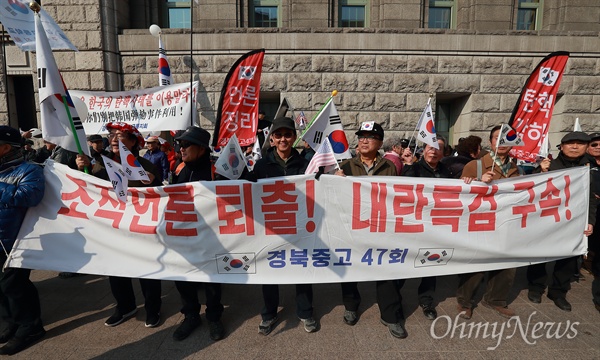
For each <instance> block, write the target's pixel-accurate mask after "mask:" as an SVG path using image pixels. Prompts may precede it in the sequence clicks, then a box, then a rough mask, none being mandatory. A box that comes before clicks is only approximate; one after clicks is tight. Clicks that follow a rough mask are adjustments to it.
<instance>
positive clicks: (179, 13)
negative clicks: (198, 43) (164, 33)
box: [167, 0, 192, 29]
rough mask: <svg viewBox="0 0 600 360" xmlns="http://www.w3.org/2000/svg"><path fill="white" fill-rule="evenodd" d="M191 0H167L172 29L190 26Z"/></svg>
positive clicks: (169, 21)
mask: <svg viewBox="0 0 600 360" xmlns="http://www.w3.org/2000/svg"><path fill="white" fill-rule="evenodd" d="M190 1H191V0H167V16H168V17H169V19H168V21H167V23H168V24H169V27H170V28H172V29H189V28H190V7H191V5H192V4H191V3H190Z"/></svg>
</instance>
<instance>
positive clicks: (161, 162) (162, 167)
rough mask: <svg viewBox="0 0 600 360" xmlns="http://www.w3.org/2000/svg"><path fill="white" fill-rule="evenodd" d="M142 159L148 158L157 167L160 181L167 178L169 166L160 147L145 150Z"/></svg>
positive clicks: (165, 155)
mask: <svg viewBox="0 0 600 360" xmlns="http://www.w3.org/2000/svg"><path fill="white" fill-rule="evenodd" d="M144 159H146V160H149V161H150V162H151V163H152V164H154V166H156V167H157V168H158V173H159V174H160V179H159V180H160V182H161V183H162V182H163V180H168V179H169V169H170V168H171V167H170V165H169V159H167V154H165V153H164V152H163V151H161V150H160V149H156V150H154V151H150V150H148V151H146V153H145V154H144Z"/></svg>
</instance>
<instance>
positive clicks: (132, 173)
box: [119, 140, 150, 182]
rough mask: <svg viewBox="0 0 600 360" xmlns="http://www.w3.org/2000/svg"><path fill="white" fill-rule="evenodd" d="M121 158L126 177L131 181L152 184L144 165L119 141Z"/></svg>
mask: <svg viewBox="0 0 600 360" xmlns="http://www.w3.org/2000/svg"><path fill="white" fill-rule="evenodd" d="M119 157H120V158H121V165H122V166H123V171H124V172H125V177H127V178H128V179H129V180H142V181H148V182H150V178H149V177H148V174H147V173H146V170H144V168H143V167H142V164H140V162H139V161H138V159H137V158H136V157H135V156H134V155H133V154H132V153H131V151H129V149H128V148H127V146H125V145H123V143H122V142H121V140H119Z"/></svg>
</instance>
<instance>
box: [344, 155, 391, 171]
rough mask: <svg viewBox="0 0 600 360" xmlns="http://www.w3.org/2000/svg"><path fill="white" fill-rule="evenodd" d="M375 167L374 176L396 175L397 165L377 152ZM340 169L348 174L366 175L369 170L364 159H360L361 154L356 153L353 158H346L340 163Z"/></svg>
mask: <svg viewBox="0 0 600 360" xmlns="http://www.w3.org/2000/svg"><path fill="white" fill-rule="evenodd" d="M375 164H376V165H375V168H374V169H373V176H396V166H395V165H394V163H393V162H391V161H389V160H388V159H384V158H383V157H382V156H381V154H377V156H376V157H375ZM340 169H342V171H343V172H344V174H345V175H347V176H366V175H368V174H367V170H365V166H364V165H363V163H362V161H360V154H358V155H356V156H355V157H353V158H352V159H348V160H344V161H343V162H342V163H341V164H340Z"/></svg>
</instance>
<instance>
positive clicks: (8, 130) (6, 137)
mask: <svg viewBox="0 0 600 360" xmlns="http://www.w3.org/2000/svg"><path fill="white" fill-rule="evenodd" d="M0 144H10V145H12V146H16V147H21V145H22V144H23V138H22V137H21V133H19V130H17V129H15V128H12V127H10V126H5V125H4V126H0Z"/></svg>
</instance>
